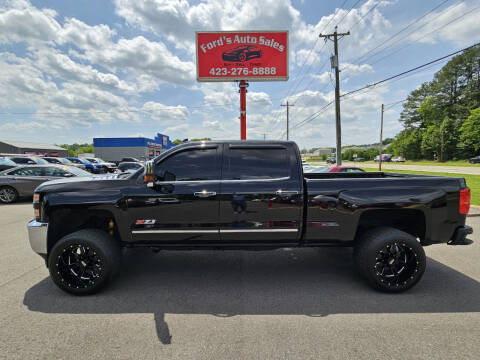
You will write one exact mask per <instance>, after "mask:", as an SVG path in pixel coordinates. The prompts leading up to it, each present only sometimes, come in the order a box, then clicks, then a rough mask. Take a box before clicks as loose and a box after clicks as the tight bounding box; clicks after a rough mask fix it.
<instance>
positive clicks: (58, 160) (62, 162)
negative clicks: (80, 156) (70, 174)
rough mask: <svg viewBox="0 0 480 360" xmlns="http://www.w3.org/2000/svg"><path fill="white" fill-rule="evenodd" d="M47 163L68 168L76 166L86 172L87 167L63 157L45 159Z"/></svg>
mask: <svg viewBox="0 0 480 360" xmlns="http://www.w3.org/2000/svg"><path fill="white" fill-rule="evenodd" d="M43 159H44V160H45V161H47V162H49V163H50V164H57V165H67V166H75V167H77V168H79V169H82V170H85V165H83V164H74V163H73V162H71V161H70V160H68V159H66V158H61V157H53V156H52V157H50V156H49V157H44V158H43Z"/></svg>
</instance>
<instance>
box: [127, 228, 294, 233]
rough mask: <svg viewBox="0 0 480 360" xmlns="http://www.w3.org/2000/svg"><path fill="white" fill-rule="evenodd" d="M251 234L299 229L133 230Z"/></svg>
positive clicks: (141, 231) (135, 231)
mask: <svg viewBox="0 0 480 360" xmlns="http://www.w3.org/2000/svg"><path fill="white" fill-rule="evenodd" d="M249 232H270V233H277V232H298V229H243V230H241V229H238V230H237V229H235V230H191V229H185V230H133V231H132V234H189V233H191V234H218V233H220V234H221V233H249Z"/></svg>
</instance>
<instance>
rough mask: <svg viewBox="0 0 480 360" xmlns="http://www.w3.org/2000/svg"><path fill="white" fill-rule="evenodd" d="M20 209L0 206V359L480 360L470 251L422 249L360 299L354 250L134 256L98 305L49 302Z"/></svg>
mask: <svg viewBox="0 0 480 360" xmlns="http://www.w3.org/2000/svg"><path fill="white" fill-rule="evenodd" d="M32 213H33V211H32V207H31V204H30V203H29V202H23V203H19V204H14V205H3V206H0V234H1V237H0V238H1V240H0V259H1V260H0V288H1V290H0V294H1V295H0V306H1V312H0V321H1V324H2V326H1V327H0V358H5V359H30V358H32V359H58V358H69V359H71V358H80V357H81V358H86V359H110V358H118V359H140V358H141V359H380V358H382V359H427V358H428V359H478V354H479V353H480V342H479V341H478V339H479V338H480V261H479V259H480V244H479V242H480V216H476V217H469V218H468V224H469V225H471V226H473V227H474V231H475V233H474V235H473V236H472V237H471V238H472V240H474V241H475V243H474V244H473V245H470V246H463V247H452V246H446V245H436V246H431V247H427V248H426V252H427V255H428V264H427V271H426V273H425V276H424V278H423V280H422V281H421V282H420V283H419V284H418V285H417V286H416V287H415V288H413V289H412V290H410V291H409V292H406V293H404V294H398V295H387V294H382V293H378V292H375V291H373V290H371V289H370V288H369V287H368V286H367V285H366V284H364V282H363V281H362V279H360V278H359V276H358V275H357V274H356V272H355V268H354V267H353V264H352V261H351V250H349V249H337V248H325V249H321V250H315V249H297V250H288V249H284V250H277V251H270V252H238V251H229V252H221V251H217V252H214V251H198V252H160V253H158V254H155V253H152V252H150V251H148V250H131V251H130V252H128V253H127V254H126V256H125V257H124V263H123V270H122V273H121V275H120V277H119V278H118V279H117V281H115V282H114V283H113V284H112V285H111V286H110V287H109V288H107V289H106V290H105V291H103V292H102V293H100V294H98V295H95V296H90V297H74V296H71V295H67V294H65V293H63V292H61V291H60V290H58V289H57V288H56V287H55V286H54V285H53V283H52V281H51V280H50V279H49V277H48V271H47V269H46V268H45V266H44V262H43V260H42V259H41V258H40V257H39V256H38V255H36V254H34V253H33V252H32V251H31V249H30V247H29V245H28V240H27V233H26V227H25V226H26V223H27V222H28V220H30V219H31V217H32Z"/></svg>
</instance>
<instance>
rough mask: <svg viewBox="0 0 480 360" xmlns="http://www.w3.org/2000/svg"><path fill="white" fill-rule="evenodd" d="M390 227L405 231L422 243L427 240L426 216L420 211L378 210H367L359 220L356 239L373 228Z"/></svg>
mask: <svg viewBox="0 0 480 360" xmlns="http://www.w3.org/2000/svg"><path fill="white" fill-rule="evenodd" d="M380 226H388V227H391V228H394V229H397V230H401V231H404V232H406V233H408V234H410V235H412V236H414V237H415V238H418V239H420V241H422V240H424V239H425V235H426V219H425V214H424V212H423V211H422V210H419V209H378V210H367V211H365V212H364V213H363V214H361V216H360V218H359V220H358V226H357V232H356V235H355V239H356V240H357V239H359V238H360V237H361V236H362V235H363V234H364V233H365V232H366V231H369V230H370V229H372V228H376V227H380Z"/></svg>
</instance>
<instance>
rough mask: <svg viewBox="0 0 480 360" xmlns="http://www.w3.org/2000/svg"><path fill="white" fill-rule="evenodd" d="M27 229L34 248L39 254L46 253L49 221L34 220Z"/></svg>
mask: <svg viewBox="0 0 480 360" xmlns="http://www.w3.org/2000/svg"><path fill="white" fill-rule="evenodd" d="M27 229H28V240H29V241H30V247H31V248H32V250H33V251H35V252H36V253H37V254H40V255H46V254H47V231H48V223H43V222H38V221H36V220H32V221H30V222H29V223H28V225H27Z"/></svg>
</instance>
